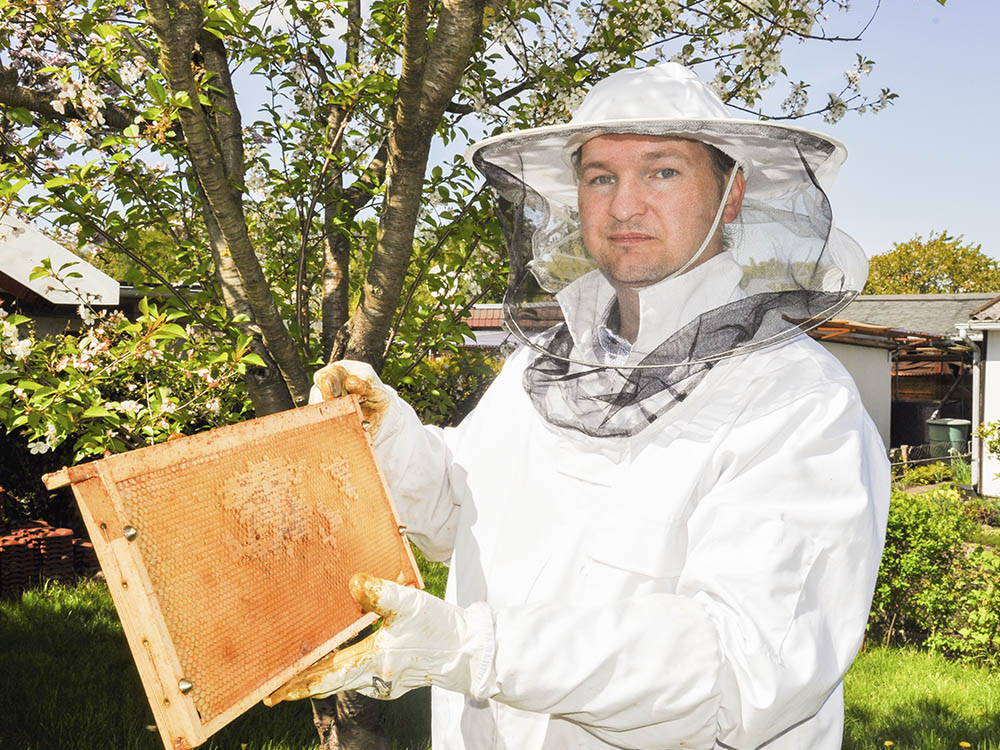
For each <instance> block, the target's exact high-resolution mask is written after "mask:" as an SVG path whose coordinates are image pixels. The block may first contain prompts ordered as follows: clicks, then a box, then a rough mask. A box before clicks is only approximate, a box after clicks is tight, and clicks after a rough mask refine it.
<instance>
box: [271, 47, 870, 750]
mask: <svg viewBox="0 0 1000 750" xmlns="http://www.w3.org/2000/svg"><path fill="white" fill-rule="evenodd" d="M468 157H469V158H471V160H472V163H473V164H475V166H476V167H477V169H479V170H480V171H481V172H482V173H483V174H484V175H485V176H486V178H487V179H488V180H489V181H490V183H491V184H492V186H493V187H494V188H495V191H496V194H497V214H498V216H499V217H500V221H501V224H502V227H503V230H504V232H505V239H506V242H507V248H508V251H509V253H510V258H511V264H510V265H511V276H510V285H509V288H508V290H507V294H506V297H505V300H504V313H505V319H506V321H507V325H508V327H509V328H510V330H511V331H512V332H513V333H515V334H516V335H517V336H518V337H519V338H520V339H521V340H522V341H523V343H524V345H523V346H521V347H520V348H519V349H518V350H517V351H516V352H515V353H514V354H513V355H512V356H511V357H510V358H509V360H508V361H507V363H506V364H505V366H504V368H503V370H502V372H501V373H500V374H499V376H498V377H497V379H496V381H495V382H494V384H493V385H492V386H491V387H490V388H489V390H488V391H487V392H486V394H485V395H484V396H483V398H482V401H481V402H480V404H479V405H478V407H477V408H476V409H475V411H474V412H473V413H472V414H471V415H470V416H469V417H468V418H467V419H466V420H465V421H464V422H462V424H461V425H460V426H459V427H457V428H454V429H443V430H442V429H438V428H435V427H428V426H423V425H421V424H420V422H419V420H418V419H417V417H416V415H415V413H414V412H413V410H412V409H411V408H410V407H409V406H407V405H406V404H405V403H403V402H402V401H401V400H400V399H399V398H398V397H397V396H396V395H395V394H394V392H393V391H392V390H391V389H389V388H387V387H385V386H383V385H382V384H381V383H380V382H379V381H378V380H377V378H376V377H375V374H374V373H373V372H371V371H370V369H367V368H365V367H364V366H362V365H359V364H358V363H339V364H335V365H330V366H328V367H326V368H324V369H323V370H321V371H320V373H319V374H318V377H317V383H318V385H319V387H320V389H321V391H322V392H323V394H324V395H326V396H332V395H337V394H338V393H340V392H341V391H342V390H343V389H347V390H358V388H359V387H366V388H369V390H370V398H369V402H368V403H367V409H368V412H369V419H370V420H371V421H372V429H373V431H374V433H375V434H374V444H375V447H376V450H377V453H378V455H379V457H380V459H381V463H382V466H383V468H384V470H385V473H386V474H387V477H388V480H389V483H390V485H391V488H392V492H393V495H394V497H395V500H396V502H397V504H398V507H399V511H400V514H401V515H402V517H403V519H404V521H405V523H406V525H407V527H408V529H409V537H410V539H412V540H413V541H414V542H415V543H416V544H417V545H418V546H419V547H420V548H421V549H422V550H423V551H424V553H425V554H426V555H427V556H428V557H429V558H430V559H432V560H441V561H450V573H449V578H448V590H447V595H446V598H445V601H440V600H437V599H435V598H434V597H432V596H430V595H428V594H425V593H423V592H420V591H416V590H413V589H407V588H403V587H400V586H397V585H396V584H394V583H391V582H388V581H381V580H378V579H374V578H371V577H368V576H365V575H358V576H355V578H354V579H353V580H352V582H351V588H352V592H353V593H354V595H355V597H356V598H357V599H358V600H359V601H360V602H362V604H364V606H366V607H367V608H369V609H372V610H374V611H377V612H380V613H382V614H383V615H384V616H385V626H384V627H383V628H382V629H381V630H380V631H378V632H376V633H375V635H374V636H372V637H371V638H369V639H367V640H366V641H363V642H361V643H359V644H357V645H355V646H352V647H349V648H348V649H345V650H344V651H341V652H338V653H337V654H335V655H333V656H332V657H328V658H327V659H325V660H324V661H323V662H320V663H319V664H317V665H315V666H314V667H313V668H311V669H310V670H309V671H307V672H306V673H304V674H302V675H300V676H299V677H298V678H296V679H295V680H293V681H292V682H291V683H289V684H288V685H286V686H285V687H284V688H282V689H281V690H280V691H278V693H276V694H275V696H273V700H280V699H283V698H301V697H305V696H307V695H327V694H330V693H333V692H336V691H340V690H344V689H354V690H360V691H361V692H363V693H365V694H368V695H371V696H374V697H379V698H394V697H396V696H398V695H400V694H402V693H404V692H406V691H407V690H410V689H412V688H414V687H418V686H421V685H428V684H430V685H433V686H434V688H435V689H434V691H433V693H434V697H433V713H434V717H433V746H434V748H435V749H436V750H446V749H447V750H453V749H457V748H467V749H469V750H481V749H483V748H516V749H517V750H535V749H537V748H608V747H622V748H718V747H727V748H757V747H759V746H761V745H765V746H766V747H767V748H770V749H773V750H779V749H785V748H809V749H810V750H833V749H835V748H839V747H840V746H841V736H842V731H843V713H844V706H843V685H842V679H843V677H844V673H845V672H846V671H847V668H848V666H849V665H850V664H851V661H852V660H853V659H854V656H855V654H856V652H857V650H858V648H859V646H860V644H861V639H862V635H863V633H864V629H865V623H866V620H867V616H868V610H869V606H870V600H871V595H872V591H873V588H874V584H875V578H876V572H877V569H878V565H879V559H880V556H881V550H882V542H883V537H884V533H885V523H886V515H887V510H888V488H889V477H888V469H887V461H886V456H885V451H884V449H883V446H882V443H881V440H880V438H879V436H878V433H877V432H876V430H875V428H874V426H873V425H872V423H871V421H870V419H869V418H868V416H867V414H866V413H865V410H864V408H863V406H862V404H861V400H860V398H859V396H858V392H857V390H856V388H855V385H854V383H853V382H852V380H851V378H850V376H849V375H848V374H847V372H846V371H845V370H844V368H843V367H842V366H841V365H840V364H839V362H838V361H837V360H836V359H834V357H832V356H831V355H830V354H828V353H827V352H826V351H825V350H824V349H823V348H822V347H821V346H820V345H819V344H817V343H815V342H814V341H812V340H811V339H810V338H809V337H808V336H806V335H804V334H803V330H805V329H808V328H809V327H812V326H815V325H817V324H818V323H820V322H822V321H824V320H826V319H828V318H830V317H831V316H832V315H834V314H835V313H836V312H837V311H839V310H840V309H841V308H842V307H843V306H844V305H845V304H847V302H849V301H850V300H851V299H852V298H853V297H854V295H855V294H856V293H857V292H858V290H860V289H861V287H862V286H863V284H864V279H865V274H866V262H865V258H864V255H863V253H861V251H860V249H859V248H858V247H857V245H855V244H854V243H853V241H851V240H850V239H849V238H848V237H847V236H846V235H844V234H842V233H840V232H839V231H837V230H836V229H834V226H833V221H832V214H831V210H830V204H829V201H828V200H827V197H826V194H825V192H824V190H825V187H826V186H827V185H829V183H830V181H831V180H832V179H833V177H834V175H835V173H836V171H837V169H838V167H839V165H840V163H841V162H842V161H843V159H844V157H845V151H844V148H843V147H842V146H841V145H840V144H839V143H838V142H836V141H834V140H833V139H831V138H828V137H826V136H824V135H820V134H818V133H814V132H810V131H807V130H803V129H799V128H795V127H789V126H783V125H779V124H775V123H770V122H756V121H748V120H744V119H733V118H731V117H730V116H729V112H728V110H727V109H726V108H725V106H724V105H723V104H722V102H721V101H720V100H719V98H718V97H717V96H716V95H715V93H713V91H712V90H711V89H710V88H709V87H708V86H706V85H705V84H703V83H702V82H701V81H700V80H699V79H698V78H697V77H696V76H695V75H694V74H693V73H691V72H690V71H689V70H687V69H685V68H683V67H681V66H679V65H676V64H673V63H669V64H664V65H657V66H655V67H648V68H644V69H641V70H626V71H622V72H619V73H616V74H614V75H612V76H610V77H609V78H607V79H606V80H605V81H603V82H601V83H599V84H597V85H596V86H594V88H593V89H592V90H591V91H590V93H589V94H588V95H587V97H586V99H585V100H584V102H583V104H582V105H581V106H580V108H579V110H578V111H577V112H576V114H575V115H574V117H573V119H572V121H571V122H570V123H569V124H568V125H558V126H550V127H542V128H537V129H534V130H528V131H523V132H515V133H510V134H506V135H503V136H499V137H495V138H491V139H488V140H486V141H483V142H481V143H479V144H476V145H475V146H473V147H472V148H471V149H470V151H469V154H468ZM546 293H549V294H551V295H553V296H552V297H550V299H551V301H546V297H545V295H546ZM556 305H557V306H558V307H556ZM560 311H561V314H560ZM359 377H360V379H361V380H359ZM362 381H365V382H362ZM359 383H361V386H359V385H358V384H359Z"/></svg>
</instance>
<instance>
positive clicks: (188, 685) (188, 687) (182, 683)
mask: <svg viewBox="0 0 1000 750" xmlns="http://www.w3.org/2000/svg"><path fill="white" fill-rule="evenodd" d="M177 689H178V690H180V691H181V693H183V694H184V695H187V694H188V693H190V692H191V691H192V690H193V689H194V683H193V682H191V680H189V679H187V678H186V677H182V678H181V679H180V680H178V682H177Z"/></svg>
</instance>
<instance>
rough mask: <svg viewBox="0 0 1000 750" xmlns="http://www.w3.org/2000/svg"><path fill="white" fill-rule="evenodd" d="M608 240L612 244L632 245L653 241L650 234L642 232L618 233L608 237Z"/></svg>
mask: <svg viewBox="0 0 1000 750" xmlns="http://www.w3.org/2000/svg"><path fill="white" fill-rule="evenodd" d="M608 239H609V240H611V241H612V242H618V243H621V244H630V243H636V242H645V241H646V240H651V239H653V238H652V237H651V236H650V235H648V234H643V233H642V232H616V233H615V234H611V235H608Z"/></svg>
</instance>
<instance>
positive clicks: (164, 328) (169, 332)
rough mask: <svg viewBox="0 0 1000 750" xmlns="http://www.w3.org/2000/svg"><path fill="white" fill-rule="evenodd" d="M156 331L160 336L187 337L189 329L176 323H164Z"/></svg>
mask: <svg viewBox="0 0 1000 750" xmlns="http://www.w3.org/2000/svg"><path fill="white" fill-rule="evenodd" d="M156 332H157V334H159V337H160V338H168V339H186V338H187V337H188V335H187V331H185V330H184V329H183V328H182V327H181V326H179V325H177V324H176V323H164V324H163V325H161V326H160V327H159V328H158V329H157V331H156Z"/></svg>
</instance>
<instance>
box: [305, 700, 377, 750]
mask: <svg viewBox="0 0 1000 750" xmlns="http://www.w3.org/2000/svg"><path fill="white" fill-rule="evenodd" d="M312 709H313V723H314V724H315V725H316V731H317V732H318V733H319V741H320V750H388V747H389V745H388V743H387V742H386V740H385V737H384V735H383V734H382V701H377V700H375V699H374V698H368V697H367V696H364V695H362V694H361V693H355V692H353V691H347V692H344V693H337V694H335V695H331V696H330V697H329V698H314V699H313V701H312Z"/></svg>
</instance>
